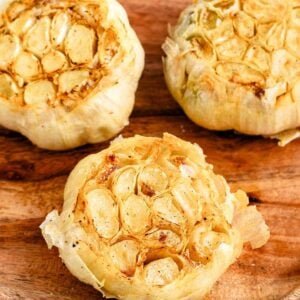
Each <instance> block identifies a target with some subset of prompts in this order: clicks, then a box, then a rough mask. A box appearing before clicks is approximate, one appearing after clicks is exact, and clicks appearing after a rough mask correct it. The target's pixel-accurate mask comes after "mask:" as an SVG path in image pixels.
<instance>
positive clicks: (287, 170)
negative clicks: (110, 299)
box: [0, 0, 300, 300]
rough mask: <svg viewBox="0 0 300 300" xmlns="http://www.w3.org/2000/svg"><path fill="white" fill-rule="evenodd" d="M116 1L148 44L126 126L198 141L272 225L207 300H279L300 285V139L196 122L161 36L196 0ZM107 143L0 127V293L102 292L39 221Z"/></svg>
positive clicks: (79, 295)
mask: <svg viewBox="0 0 300 300" xmlns="http://www.w3.org/2000/svg"><path fill="white" fill-rule="evenodd" d="M120 2H121V3H122V4H124V6H125V7H126V9H127V11H128V14H129V17H130V20H131V23H132V25H133V27H134V28H135V29H136V31H137V33H138V35H139V37H140V39H141V41H142V43H143V45H144V48H145V50H146V67H145V72H144V75H143V78H142V80H141V82H140V86H139V90H138V92H137V101H136V106H135V110H134V112H133V115H132V118H131V122H130V125H129V126H128V127H126V128H125V130H124V131H123V132H122V135H123V136H132V135H134V134H143V135H147V136H161V135H162V133H163V132H164V131H167V132H170V133H172V134H175V135H177V136H179V137H181V138H184V139H187V140H189V141H192V142H197V143H198V144H199V145H200V146H201V147H202V148H203V149H204V152H205V154H206V155H207V160H208V161H209V162H210V163H212V164H214V166H215V171H216V172H217V173H220V174H222V175H224V176H225V178H226V179H227V180H228V182H229V183H230V185H231V187H232V189H233V190H236V189H237V188H243V189H244V190H245V191H246V192H248V194H249V196H250V200H251V202H252V203H253V204H255V205H257V206H258V208H259V210H260V211H261V212H262V213H263V215H264V217H265V219H266V222H267V223H268V225H269V227H270V230H271V239H270V241H269V242H268V243H267V245H265V246H264V247H263V248H261V249H258V250H255V251H253V250H251V249H250V248H249V247H248V246H246V247H245V249H244V251H243V254H242V256H241V257H240V258H239V260H238V261H237V262H236V263H235V264H234V265H232V266H231V267H230V269H229V270H228V271H227V272H226V273H225V274H224V275H223V276H222V277H221V279H220V280H219V281H218V283H217V284H216V285H215V287H214V289H213V290H212V292H211V293H210V295H209V296H208V297H207V299H222V300H223V299H225V300H227V299H228V300H231V299H237V300H244V299H245V300H252V299H281V298H282V297H284V296H285V295H286V294H288V293H289V292H290V291H291V290H293V289H294V288H295V287H297V286H299V285H300V213H299V212H300V140H298V141H295V142H293V143H291V144H290V145H288V146H287V147H285V148H280V147H278V146H277V145H276V142H275V141H271V140H265V139H262V138H259V137H247V136H243V135H235V134H234V133H232V132H225V133H218V132H209V131H207V130H205V129H202V128H200V127H198V126H196V125H194V124H193V123H192V122H190V121H189V120H188V119H187V118H186V117H185V116H184V115H183V113H182V111H181V109H180V108H179V107H178V105H177V104H176V103H175V101H173V100H172V98H171V96H170V94H169V93H168V91H167V89H166V86H165V83H164V79H163V74H162V68H161V56H162V51H161V44H162V42H163V40H164V39H165V36H166V32H167V24H168V23H173V24H174V23H175V21H176V18H177V17H178V15H179V13H180V11H181V10H182V9H183V8H184V7H185V6H186V5H187V4H188V3H190V2H191V1H189V0H172V1H170V0H160V1H159V0H152V1H140V0H122V1H120ZM107 145H108V143H103V144H98V145H87V146H83V147H80V148H78V149H75V150H71V151H66V152H50V151H45V150H41V149H38V148H36V147H35V146H33V145H31V143H30V142H29V141H28V140H26V139H25V138H24V137H22V136H21V135H19V134H18V133H15V132H11V131H8V130H6V129H0V299H9V300H11V299H101V297H100V294H99V293H98V292H97V291H96V290H94V289H93V288H92V287H90V286H87V285H85V284H83V283H81V282H79V281H78V280H77V279H76V278H74V277H73V276H72V275H71V274H70V273H69V271H68V270H67V269H66V267H65V266H64V265H63V264H62V262H61V260H60V259H59V258H58V253H57V250H56V249H53V250H51V251H49V250H48V249H47V247H46V244H45V242H44V240H43V238H42V236H41V233H40V230H39V228H38V226H39V225H40V223H41V222H42V221H43V219H44V218H45V216H46V214H47V213H48V212H49V211H50V210H52V209H54V208H56V209H60V208H61V206H62V201H63V189H64V184H65V182H66V179H67V177H68V174H69V173H70V171H71V170H72V168H73V167H74V166H75V164H76V163H77V162H78V161H79V160H80V159H82V158H83V157H85V156H86V155H88V154H91V153H95V152H98V151H100V150H101V149H103V148H105V147H107ZM170 300H171V299H170Z"/></svg>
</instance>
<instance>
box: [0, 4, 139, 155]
mask: <svg viewBox="0 0 300 300" xmlns="http://www.w3.org/2000/svg"><path fill="white" fill-rule="evenodd" d="M51 5H52V4H51V3H42V4H40V3H39V2H36V1H34V0H32V1H29V2H28V3H26V4H20V3H18V2H13V1H1V6H0V10H1V12H2V13H3V14H4V15H3V16H4V17H3V18H4V19H5V22H6V24H12V23H13V22H14V24H16V25H14V27H12V28H13V29H12V30H14V31H11V32H9V36H8V37H7V38H5V39H4V40H3V41H2V42H3V45H5V43H6V39H8V38H10V39H13V40H12V41H13V43H12V44H11V45H12V46H13V47H11V50H10V51H11V52H9V53H10V54H9V53H8V54H9V55H8V54H6V55H5V56H3V59H2V60H1V57H0V76H2V77H1V81H4V84H5V89H0V125H2V126H4V127H6V128H8V129H11V130H15V131H18V132H20V133H22V134H23V135H25V136H26V137H28V138H29V139H30V140H31V141H32V143H33V144H35V145H37V146H38V147H41V148H45V149H50V150H65V149H70V148H74V147H78V146H80V145H83V144H86V143H98V142H101V141H105V140H107V139H110V138H111V137H113V136H115V135H116V134H117V133H118V132H120V131H121V130H122V129H123V128H124V127H125V126H126V125H128V118H129V115H130V114H131V112H132V109H133V106H134V100H135V91H136V89H137V85H138V81H139V78H140V76H141V73H142V70H143V68H144V51H143V48H142V46H141V44H140V42H139V40H138V38H137V36H136V34H135V32H134V31H133V29H132V28H131V26H130V24H129V21H128V18H127V14H126V12H125V10H124V8H123V7H122V6H121V5H120V4H119V3H118V2H117V1H115V0H112V1H106V0H97V1H87V2H85V3H82V4H76V3H73V2H69V1H61V2H60V4H59V5H57V6H56V7H55V8H52V7H51ZM65 7H69V8H70V10H66V9H65ZM70 11H72V12H70ZM41 14H42V15H43V17H42V18H39V16H40V15H41ZM19 19H20V21H19ZM78 20H79V21H78ZM18 22H19V23H20V24H21V25H22V24H26V26H27V27H26V28H25V29H26V30H25V29H24V31H22V30H21V29H19V27H17V26H21V25H19V23H18ZM78 22H79V23H80V22H81V23H83V24H84V25H80V24H78ZM4 26H8V27H9V26H10V25H4ZM77 37H78V38H77ZM100 39H101V40H100ZM83 42H84V45H81V44H82V43H83ZM98 42H99V43H98ZM0 43H1V36H0ZM0 46H1V45H0ZM76 53H77V54H76ZM103 53H105V55H104V56H105V60H103V61H101V58H102V57H103ZM79 54H80V55H79ZM15 61H16V62H17V64H16V63H14V62H15ZM30 62H32V63H34V64H32V63H30ZM11 63H12V64H11ZM25 63H26V64H25ZM1 66H2V67H1ZM32 66H34V67H35V68H34V69H32V68H31V67H32ZM3 76H6V77H3Z"/></svg>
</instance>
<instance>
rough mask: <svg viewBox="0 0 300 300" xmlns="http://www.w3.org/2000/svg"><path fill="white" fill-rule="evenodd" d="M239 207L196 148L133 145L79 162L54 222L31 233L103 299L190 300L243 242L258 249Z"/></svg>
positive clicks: (121, 144)
mask: <svg viewBox="0 0 300 300" xmlns="http://www.w3.org/2000/svg"><path fill="white" fill-rule="evenodd" d="M183 169H188V170H189V172H188V174H189V176H186V173H184V172H182V170H183ZM247 205H248V198H247V196H246V194H245V193H244V192H242V191H238V192H237V193H235V194H233V193H231V192H230V190H229V186H228V185H227V183H226V181H225V180H224V178H223V177H221V176H218V175H215V174H214V173H213V170H212V166H211V165H209V164H207V163H206V162H205V157H204V155H203V153H202V150H201V149H200V147H199V146H197V145H192V144H190V143H188V142H185V141H183V140H180V139H178V138H176V137H174V136H172V135H169V134H165V135H164V137H163V138H162V139H161V138H150V137H142V136H136V137H133V138H128V139H118V140H116V141H114V142H113V143H112V144H111V146H110V147H109V148H108V149H106V150H103V151H102V152H99V153H98V154H95V155H91V156H88V157H87V158H85V159H84V160H82V161H81V162H80V163H79V164H78V165H77V166H76V167H75V169H74V170H73V171H72V173H71V175H70V177H69V179H68V182H67V184H66V187H65V194H64V206H63V211H62V213H61V215H60V216H59V215H58V212H57V211H52V212H51V213H49V215H48V216H47V218H46V220H45V221H44V223H43V224H42V225H41V229H42V233H43V236H44V238H45V240H46V242H47V244H48V246H49V247H52V246H56V247H58V248H59V252H60V256H61V258H62V259H63V261H64V262H65V264H66V266H67V267H68V269H69V270H70V271H71V272H72V274H73V275H75V276H76V277H78V278H79V279H80V280H82V281H83V282H85V283H88V284H91V285H93V287H94V288H96V289H97V290H99V291H101V292H102V293H103V294H104V295H105V296H107V297H113V298H117V299H131V300H132V299H136V300H140V299H148V300H152V299H160V300H167V299H174V300H176V299H186V300H187V299H189V300H193V299H195V300H198V299H200V298H201V297H202V296H204V295H205V294H206V293H207V292H208V291H209V290H210V289H211V287H212V285H213V284H214V283H215V282H216V280H217V279H218V278H219V277H220V276H221V274H222V273H223V272H224V271H225V270H226V269H227V268H228V267H229V265H230V264H232V263H233V262H234V261H235V259H236V258H237V257H238V256H239V255H240V253H241V250H242V245H243V243H244V242H250V243H251V245H252V247H253V248H258V247H261V246H263V245H264V244H265V243H266V242H267V240H268V238H269V231H268V228H267V226H266V224H265V222H264V220H263V218H262V216H261V214H260V213H259V212H258V211H257V210H256V208H255V207H254V206H251V207H247Z"/></svg>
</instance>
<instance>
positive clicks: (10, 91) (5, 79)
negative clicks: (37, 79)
mask: <svg viewBox="0 0 300 300" xmlns="http://www.w3.org/2000/svg"><path fill="white" fill-rule="evenodd" d="M18 92H19V89H18V87H17V85H16V83H15V82H14V81H13V80H12V78H11V77H10V76H9V75H8V74H5V73H1V74H0V97H3V98H6V99H11V98H13V97H14V96H16V95H17V94H18Z"/></svg>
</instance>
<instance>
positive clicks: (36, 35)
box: [23, 17, 51, 57]
mask: <svg viewBox="0 0 300 300" xmlns="http://www.w3.org/2000/svg"><path fill="white" fill-rule="evenodd" d="M50 24H51V21H50V18H49V17H43V18H41V19H40V20H38V21H37V22H36V23H35V25H34V26H33V27H32V28H31V29H30V30H29V31H28V32H27V33H26V35H25V37H24V42H23V43H24V47H25V48H26V49H27V50H28V51H30V52H32V53H33V54H35V55H37V56H38V57H42V56H43V55H45V54H46V53H47V52H48V51H49V50H50V48H51V43H50Z"/></svg>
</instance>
